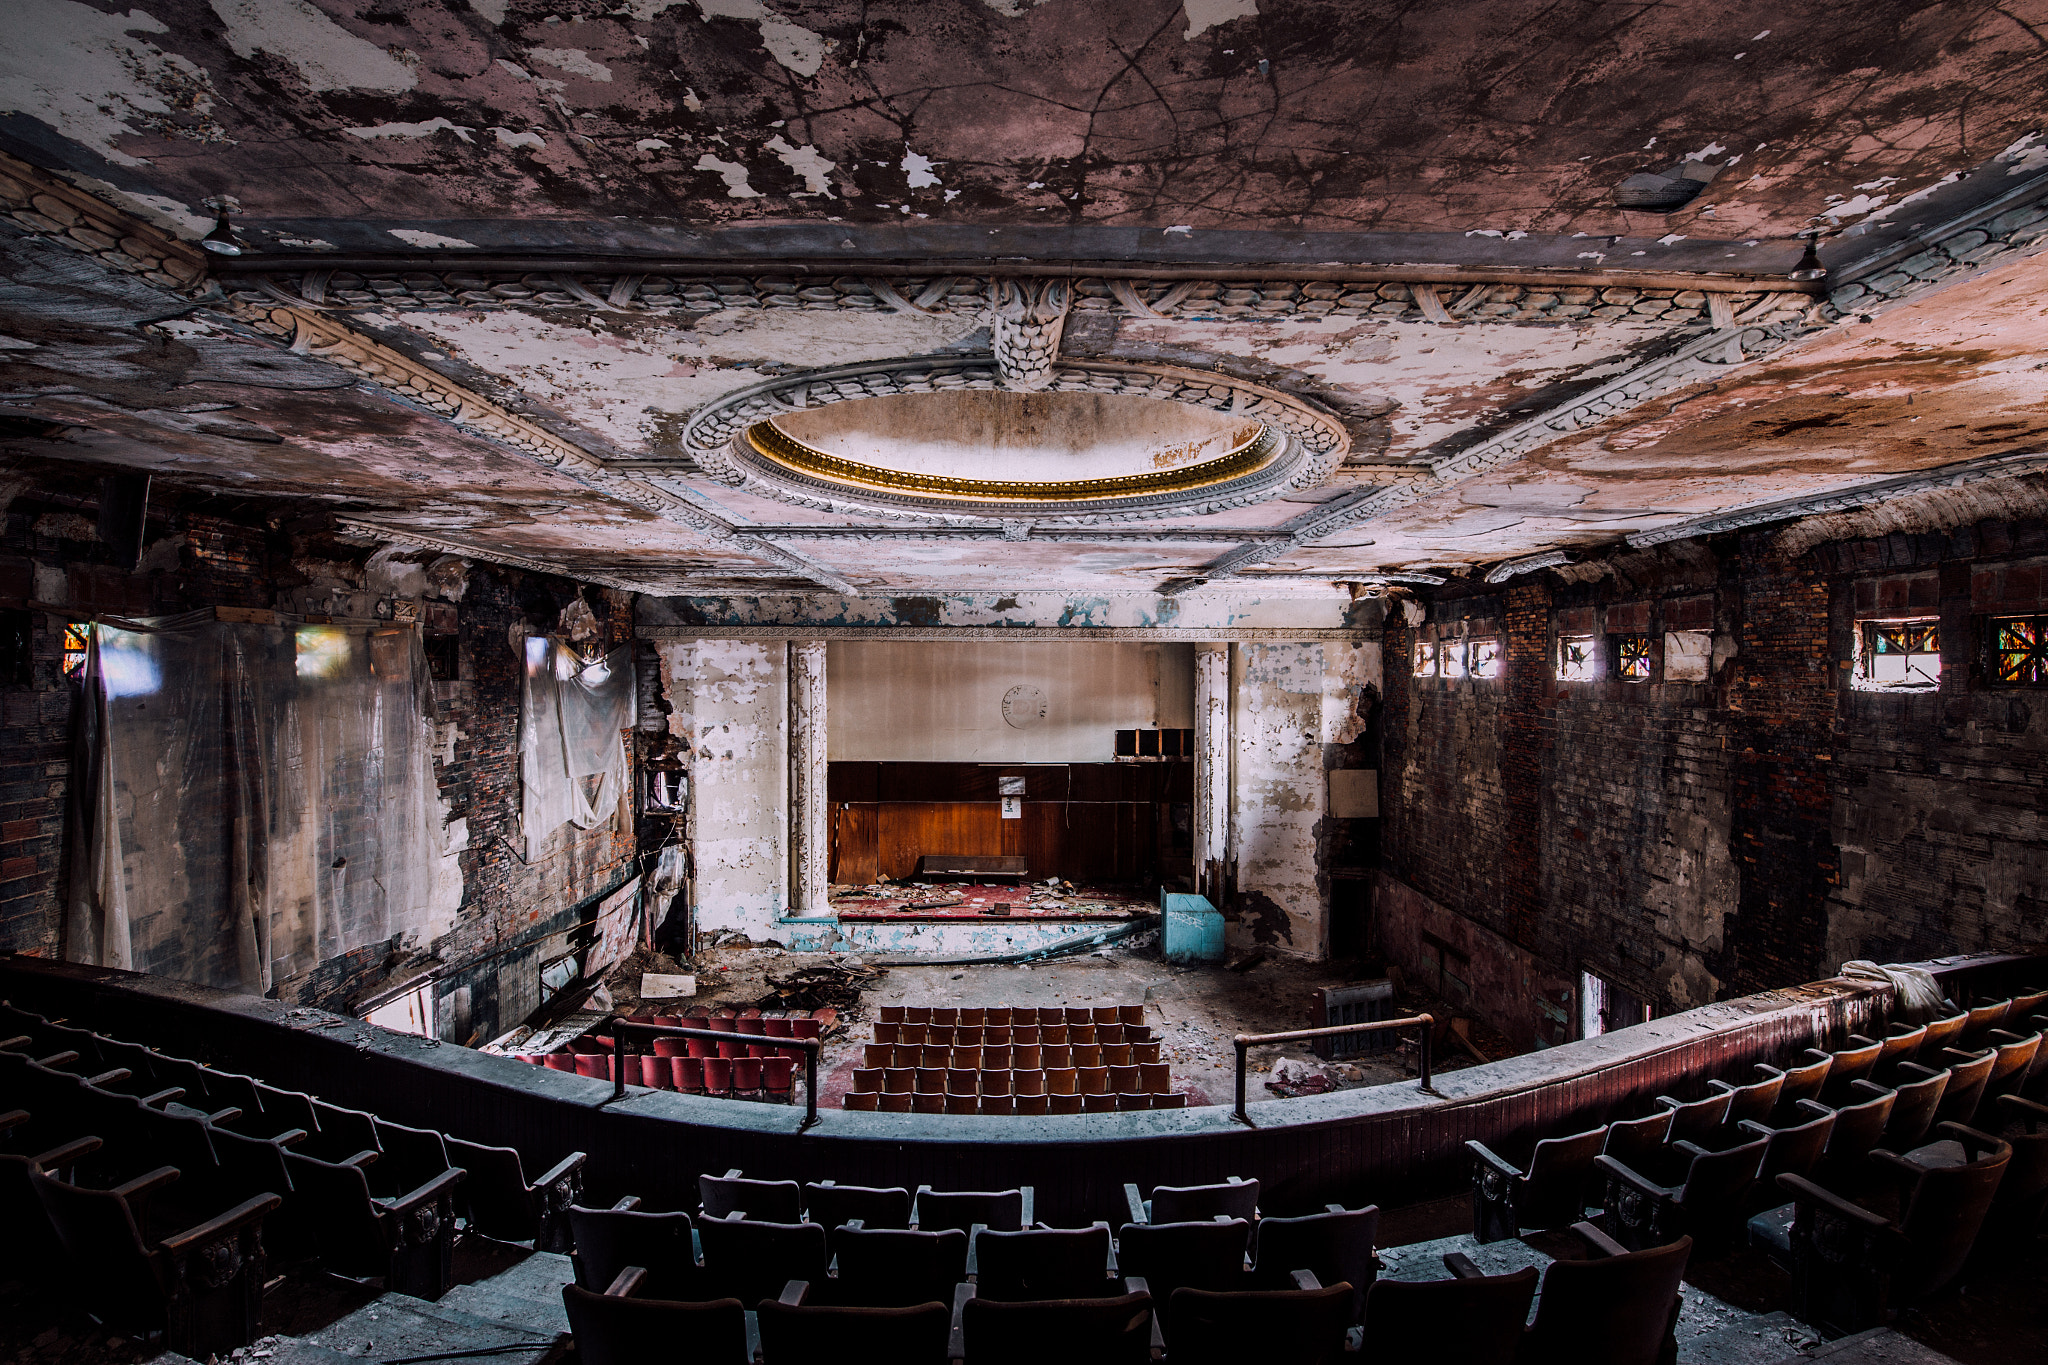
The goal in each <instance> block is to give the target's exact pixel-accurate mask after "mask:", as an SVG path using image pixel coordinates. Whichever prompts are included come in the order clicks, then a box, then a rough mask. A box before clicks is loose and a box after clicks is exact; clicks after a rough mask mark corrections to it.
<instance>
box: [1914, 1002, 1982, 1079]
mask: <svg viewBox="0 0 2048 1365" xmlns="http://www.w3.org/2000/svg"><path fill="white" fill-rule="evenodd" d="M1949 1008H1950V1009H1954V1008H1955V1006H1953V1005H1951V1006H1949ZM1969 1022H1970V1016H1969V1015H1967V1014H1964V1013H1962V1012H1960V1011H1958V1012H1957V1013H1955V1014H1946V1015H1943V1016H1942V1017H1941V1018H1939V1019H1931V1020H1929V1021H1928V1022H1927V1024H1926V1029H1927V1036H1926V1037H1924V1038H1922V1039H1921V1040H1920V1054H1919V1056H1917V1057H1915V1058H1914V1060H1915V1061H1917V1062H1920V1063H1921V1064H1923V1065H1925V1063H1926V1062H1927V1060H1928V1059H1929V1058H1931V1057H1939V1056H1940V1055H1941V1050H1942V1049H1943V1048H1945V1047H1953V1046H1955V1045H1956V1043H1958V1042H1960V1041H1961V1040H1962V1036H1963V1028H1964V1026H1965V1025H1967V1024H1968V1023H1969Z"/></svg>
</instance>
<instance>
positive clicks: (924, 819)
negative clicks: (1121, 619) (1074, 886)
mask: <svg viewBox="0 0 2048 1365" xmlns="http://www.w3.org/2000/svg"><path fill="white" fill-rule="evenodd" d="M1000 777H1022V778H1023V779H1024V803H1023V816H1022V818H1021V819H1014V820H1005V819H1003V818H1002V797H1001V794H1000V791H999V787H998V783H997V779H998V778H1000ZM827 793H828V795H829V798H830V800H831V802H832V813H833V822H832V880H833V881H834V882H838V883H842V884H859V883H865V882H872V881H875V880H878V879H879V878H882V877H909V876H913V875H915V873H916V872H917V860H918V859H919V858H920V857H922V856H923V855H925V854H927V853H986V854H1012V855H1015V854H1022V855H1024V857H1025V858H1026V859H1027V860H1028V862H1027V864H1026V865H1027V866H1028V867H1029V868H1030V873H1031V876H1032V877H1033V878H1034V879H1037V880H1040V881H1043V880H1044V879H1045V878H1047V877H1065V878H1067V879H1069V880H1071V881H1077V882H1096V883H1101V882H1129V883H1141V884H1150V883H1153V882H1157V881H1158V880H1160V879H1161V877H1162V876H1165V877H1168V878H1170V877H1172V876H1174V875H1176V874H1179V873H1184V872H1186V871H1187V860H1188V859H1189V858H1190V857H1191V856H1192V854H1191V851H1190V844H1189V827H1190V824H1191V803H1192V802H1193V800H1194V767H1193V765H1192V764H1189V763H1071V764H1064V763H1063V764H1032V765H1023V764H1013V765H1001V764H980V763H833V764H830V765H829V767H828V775H827Z"/></svg>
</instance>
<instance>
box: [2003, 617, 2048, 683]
mask: <svg viewBox="0 0 2048 1365" xmlns="http://www.w3.org/2000/svg"><path fill="white" fill-rule="evenodd" d="M1991 681H1993V682H1995V683H2017V684H2026V683H2034V684H2039V683H2048V616H2009V617H2004V618H2001V619H1998V620H1994V621H1993V622H1992V623H1991Z"/></svg>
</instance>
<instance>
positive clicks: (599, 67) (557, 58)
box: [526, 47, 612, 82]
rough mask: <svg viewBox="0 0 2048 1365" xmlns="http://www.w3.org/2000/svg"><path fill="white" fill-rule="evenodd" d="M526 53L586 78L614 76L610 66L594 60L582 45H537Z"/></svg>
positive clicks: (556, 68) (540, 60)
mask: <svg viewBox="0 0 2048 1365" xmlns="http://www.w3.org/2000/svg"><path fill="white" fill-rule="evenodd" d="M526 55H527V56H529V57H531V58H533V59H534V60H535V61H537V62H540V63H541V64H542V65H544V66H552V67H553V68H555V70H557V71H566V72H568V73H569V74H570V75H572V76H581V77H583V78H584V79H585V80H591V81H606V82H609V81H610V80H611V78H612V69H611V68H610V67H608V66H606V65H605V64H604V63H603V62H599V61H595V60H593V59H592V58H591V55H590V54H589V53H588V52H585V51H584V50H583V49H582V48H580V47H537V48H534V49H533V50H532V51H531V52H528V53H527V54H526Z"/></svg>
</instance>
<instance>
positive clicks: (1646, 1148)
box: [1600, 1109, 1671, 1170]
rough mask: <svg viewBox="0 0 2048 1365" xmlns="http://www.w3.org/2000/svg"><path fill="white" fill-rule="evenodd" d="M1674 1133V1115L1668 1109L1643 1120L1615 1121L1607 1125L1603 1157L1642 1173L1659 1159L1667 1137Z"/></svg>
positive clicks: (1602, 1144)
mask: <svg viewBox="0 0 2048 1365" xmlns="http://www.w3.org/2000/svg"><path fill="white" fill-rule="evenodd" d="M1670 1130H1671V1111H1670V1110H1668V1109H1660V1110H1658V1111H1657V1112H1656V1113H1654V1114H1649V1115H1646V1116H1645V1117H1643V1118H1639V1119H1615V1120H1613V1121H1612V1122H1611V1123H1609V1124H1608V1125H1607V1136H1606V1138H1605V1139H1604V1140H1603V1141H1602V1142H1601V1144H1600V1155H1601V1156H1611V1157H1613V1158H1614V1159H1615V1160H1616V1161H1619V1162H1620V1163H1621V1164H1622V1165H1624V1166H1628V1167H1631V1168H1633V1169H1638V1170H1640V1169H1642V1168H1644V1167H1647V1166H1649V1165H1650V1164H1651V1163H1652V1162H1653V1161H1654V1160H1655V1159H1656V1156H1657V1153H1658V1152H1659V1151H1660V1150H1661V1149H1662V1148H1663V1146H1664V1135H1665V1134H1666V1133H1667V1132H1669V1131H1670Z"/></svg>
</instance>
